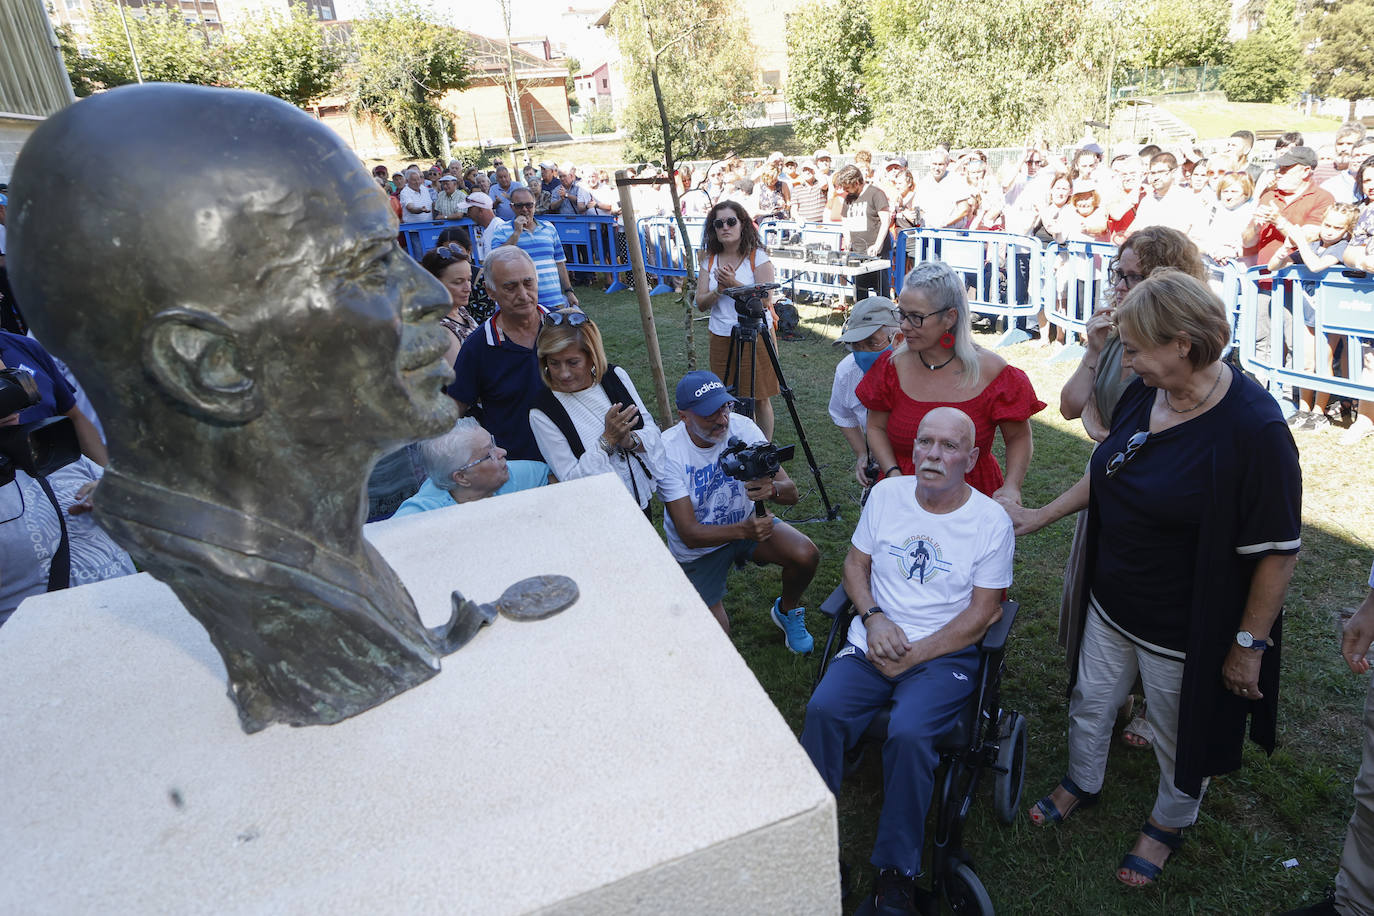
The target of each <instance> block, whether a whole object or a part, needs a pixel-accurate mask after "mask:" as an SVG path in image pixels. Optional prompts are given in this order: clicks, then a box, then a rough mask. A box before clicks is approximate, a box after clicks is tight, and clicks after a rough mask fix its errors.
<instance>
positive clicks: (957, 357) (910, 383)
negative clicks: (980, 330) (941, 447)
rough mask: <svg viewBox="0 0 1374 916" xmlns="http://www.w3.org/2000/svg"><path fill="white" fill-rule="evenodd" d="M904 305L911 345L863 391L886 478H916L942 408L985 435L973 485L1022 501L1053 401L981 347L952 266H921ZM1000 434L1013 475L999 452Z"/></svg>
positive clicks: (890, 357)
mask: <svg viewBox="0 0 1374 916" xmlns="http://www.w3.org/2000/svg"><path fill="white" fill-rule="evenodd" d="M897 307H898V312H899V314H898V318H899V319H900V322H901V330H902V334H903V335H904V340H903V341H902V343H901V344H900V345H899V346H898V347H897V348H896V349H894V350H892V351H891V352H890V353H884V354H882V355H881V356H879V357H878V361H877V362H876V363H874V364H873V368H872V369H870V370H869V371H868V373H867V374H866V375H865V376H864V378H863V381H862V382H860V383H859V387H858V388H857V389H856V390H855V393H856V394H857V395H858V396H859V400H860V401H862V402H863V405H864V406H865V407H867V408H868V446H869V448H870V449H871V450H872V452H873V457H874V459H875V460H876V461H877V462H878V464H879V465H880V467H881V469H882V471H881V473H882V475H883V476H884V477H887V476H891V475H892V474H914V473H915V467H914V466H913V464H912V460H911V449H912V446H913V445H914V443H915V439H916V430H917V427H919V426H920V425H921V420H922V419H923V418H924V417H925V415H926V414H928V413H930V411H932V410H934V409H935V408H936V407H957V408H959V409H960V410H962V411H963V412H964V413H966V414H968V415H969V418H970V419H972V420H973V425H974V428H975V429H976V430H977V436H976V438H975V440H974V441H975V444H976V445H977V446H978V461H977V463H976V464H974V466H973V470H972V471H970V472H969V473H968V475H967V478H966V479H967V480H968V482H969V485H970V486H972V487H973V488H974V489H975V490H978V491H979V492H980V493H983V494H985V495H987V496H993V497H1002V498H1006V499H1010V500H1011V501H1012V502H1016V503H1019V502H1020V501H1021V483H1022V481H1024V480H1025V477H1026V469H1027V468H1029V467H1030V459H1031V450H1032V444H1031V427H1030V418H1031V416H1033V415H1034V414H1036V413H1039V412H1040V411H1041V410H1044V409H1045V403H1044V402H1043V401H1041V400H1039V399H1037V398H1036V396H1035V389H1034V388H1033V387H1032V386H1031V382H1030V379H1029V378H1027V377H1026V373H1024V372H1022V371H1021V370H1020V369H1017V368H1016V367H1015V366H1011V365H1008V364H1007V362H1006V360H1004V359H1002V357H1000V356H998V355H997V354H996V353H993V352H992V351H991V350H984V349H983V348H982V347H979V346H978V345H977V344H975V343H974V342H973V332H972V330H971V329H970V328H969V310H968V294H967V293H966V292H965V291H964V284H963V282H962V281H961V280H960V279H959V277H958V276H957V275H956V274H955V273H954V271H953V270H951V269H950V268H949V266H948V265H946V264H943V263H941V262H939V261H926V262H924V263H921V264H917V265H916V266H915V267H913V268H912V269H911V272H910V273H908V274H907V275H906V278H905V279H904V280H903V281H902V292H901V295H900V296H898V297H897ZM999 430H1000V431H1001V433H1002V441H1003V443H1004V444H1005V445H1006V454H1007V471H1006V474H1005V476H1004V475H1003V473H1002V468H1001V467H999V466H998V464H997V459H996V457H994V456H993V453H992V443H993V439H994V438H995V437H996V435H997V432H998V431H999Z"/></svg>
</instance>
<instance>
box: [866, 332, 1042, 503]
mask: <svg viewBox="0 0 1374 916" xmlns="http://www.w3.org/2000/svg"><path fill="white" fill-rule="evenodd" d="M854 393H855V394H856V395H858V397H859V400H860V401H862V402H863V405H864V406H865V407H867V408H868V409H869V410H880V411H886V412H887V414H888V417H887V438H888V440H889V441H891V443H892V450H893V452H895V453H896V456H897V467H899V468H901V469H902V473H903V474H914V473H916V468H915V466H914V465H913V464H912V462H911V447H912V445H913V444H914V443H915V441H916V429H917V427H919V426H920V425H921V420H923V419H924V418H925V415H926V414H928V413H930V412H931V411H932V410H934V409H935V408H937V407H957V408H959V409H960V410H962V411H963V412H964V413H966V414H968V416H969V419H970V420H972V421H973V429H974V444H975V445H977V446H978V461H977V462H976V463H974V465H973V470H971V471H969V472H968V476H967V477H965V478H964V479H965V480H967V481H968V483H969V485H970V486H971V487H973V488H974V489H975V490H977V491H978V492H979V493H983V494H986V495H988V496H991V495H992V494H993V493H994V492H996V491H997V489H998V488H999V487H1001V486H1002V481H1003V480H1004V478H1003V476H1002V468H1001V467H1000V466H999V465H998V464H997V458H996V457H995V456H994V455H993V454H992V440H993V438H994V436H996V434H997V425H998V424H999V423H1004V422H1007V421H1009V420H1010V421H1016V422H1020V421H1022V420H1029V419H1030V418H1031V417H1032V416H1034V415H1035V414H1037V413H1039V412H1040V411H1042V410H1044V409H1045V402H1044V401H1041V400H1038V399H1037V398H1036V397H1035V389H1034V388H1033V387H1032V386H1031V381H1030V379H1029V378H1027V376H1026V373H1024V372H1022V371H1021V370H1020V369H1017V368H1016V367H1015V366H1005V367H1003V369H1002V371H1001V372H999V373H997V377H996V378H994V379H993V380H992V381H990V382H988V384H987V387H986V388H984V389H983V390H982V391H980V392H979V393H978V394H976V395H974V396H973V397H971V398H969V399H968V400H967V401H913V400H912V399H911V398H910V397H908V396H907V394H906V392H905V391H903V390H902V385H901V383H900V382H899V381H898V380H897V369H896V367H894V366H893V365H892V353H891V352H890V351H889V352H887V353H884V354H883V355H881V356H879V357H878V361H877V362H876V363H874V364H873V368H872V369H869V370H868V373H867V374H866V375H864V377H863V380H862V381H860V382H859V386H858V388H856V389H855V390H854Z"/></svg>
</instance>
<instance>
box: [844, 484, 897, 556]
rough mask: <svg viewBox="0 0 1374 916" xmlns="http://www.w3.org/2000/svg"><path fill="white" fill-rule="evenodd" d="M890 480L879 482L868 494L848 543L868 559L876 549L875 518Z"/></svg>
mask: <svg viewBox="0 0 1374 916" xmlns="http://www.w3.org/2000/svg"><path fill="white" fill-rule="evenodd" d="M890 480H891V478H888V480H880V481H878V482H877V483H876V484H875V485H874V486H873V490H872V491H871V492H870V493H869V494H868V502H867V503H865V504H864V507H863V510H862V511H861V512H860V514H859V524H858V525H857V526H856V527H855V528H854V534H853V536H851V537H850V539H849V543H851V544H853V545H854V546H855V547H856V548H857V549H859V550H862V551H863V552H864V553H866V554H868V555H869V556H870V557H871V556H873V551H874V550H876V549H877V540H878V539H877V537H876V536H875V535H876V531H877V528H878V522H877V516H878V514H879V513H880V512H881V511H882V507H883V503H884V502H886V497H885V496H884V495H883V493H884V491H885V490H887V489H888V488H887V486H886V484H887V483H888V482H889V481H890Z"/></svg>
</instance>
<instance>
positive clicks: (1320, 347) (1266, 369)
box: [1238, 267, 1374, 403]
mask: <svg viewBox="0 0 1374 916" xmlns="http://www.w3.org/2000/svg"><path fill="white" fill-rule="evenodd" d="M1264 284H1272V289H1271V290H1265V289H1263V288H1262V287H1263V285H1264ZM1240 292H1241V307H1240V324H1239V331H1238V337H1239V350H1238V353H1239V357H1240V364H1241V366H1242V367H1243V368H1244V369H1245V370H1246V371H1248V372H1250V373H1251V374H1252V375H1254V376H1255V378H1256V379H1258V380H1259V381H1260V382H1261V383H1263V384H1265V385H1266V386H1267V387H1268V388H1269V391H1270V393H1271V394H1272V395H1274V397H1275V398H1276V399H1278V400H1279V401H1280V403H1284V402H1285V401H1286V398H1285V397H1284V396H1283V392H1282V390H1281V388H1280V386H1281V385H1288V386H1290V387H1292V388H1310V389H1313V390H1315V391H1325V392H1328V393H1330V394H1333V395H1336V396H1338V397H1347V398H1358V399H1360V400H1367V399H1374V362H1370V359H1369V357H1370V356H1371V355H1374V277H1370V276H1368V275H1366V274H1363V273H1359V272H1357V271H1350V270H1337V269H1332V270H1328V271H1324V272H1323V273H1320V274H1314V273H1311V272H1309V271H1308V270H1306V269H1305V268H1302V267H1286V268H1284V269H1283V270H1281V271H1279V272H1278V273H1275V274H1272V275H1271V274H1270V273H1269V272H1268V270H1267V269H1266V268H1264V267H1252V268H1250V269H1249V270H1248V271H1246V273H1245V275H1244V277H1243V278H1241V280H1240ZM1266 296H1267V300H1268V301H1267V302H1266ZM1266 308H1267V310H1268V316H1269V329H1270V330H1269V337H1268V340H1267V341H1260V339H1259V326H1260V323H1259V321H1258V318H1259V316H1260V314H1261V310H1263V309H1266ZM1309 319H1310V321H1311V326H1310V328H1309V325H1308V321H1309ZM1285 324H1288V325H1290V326H1291V329H1292V330H1291V334H1287V335H1286V334H1284V331H1283V329H1284V326H1285ZM1285 337H1288V338H1289V340H1288V343H1289V345H1288V346H1284V338H1285ZM1337 343H1343V344H1344V353H1343V355H1342V357H1341V360H1340V364H1339V365H1338V366H1337V367H1335V368H1336V371H1337V372H1340V373H1343V375H1337V374H1334V373H1333V371H1332V366H1331V363H1332V358H1331V353H1332V346H1331V345H1332V344H1337ZM1262 344H1263V346H1262Z"/></svg>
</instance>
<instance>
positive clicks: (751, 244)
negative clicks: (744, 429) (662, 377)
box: [696, 200, 781, 439]
mask: <svg viewBox="0 0 1374 916" xmlns="http://www.w3.org/2000/svg"><path fill="white" fill-rule="evenodd" d="M702 248H703V250H702V252H701V260H700V264H701V271H700V273H699V274H698V275H697V291H696V306H697V308H698V309H700V310H701V311H703V312H710V313H711V320H710V322H709V323H708V324H709V327H710V330H711V371H712V372H714V373H715V374H716V377H717V378H724V377H725V376H726V374H727V373H726V364H727V362H729V357H730V352H731V346H732V344H733V343H734V340H733V338H732V337H731V333H732V332H733V331H734V330H735V328H736V326H737V325H738V324H739V314H738V313H737V312H736V309H735V300H734V299H732V298H730V297H729V296H726V295H722V294H721V292H720V290H723V289H732V288H735V287H741V286H753V285H755V284H759V285H762V284H767V283H772V282H773V279H774V271H773V262H772V261H770V260H769V259H768V252H767V251H765V250H764V248H763V241H762V239H760V238H759V234H758V231H757V230H756V229H755V228H754V223H753V221H752V220H751V219H750V218H749V214H748V213H747V212H746V211H745V209H744V207H743V206H742V205H741V204H739V203H738V202H737V201H734V200H723V201H721V202H720V203H718V204H716V205H715V206H714V207H712V208H711V212H709V213H707V214H706V229H705V235H704V237H703V245H702ZM767 304H768V300H767V298H766V297H765V299H764V300H763V305H765V306H767ZM773 324H774V319H773V314H772V309H768V314H767V316H766V329H765V331H764V332H763V333H766V334H769V335H770V336H771V335H772V334H773ZM753 356H754V362H753V365H752V366H747V365H741V366H739V380H740V384H739V386H738V389H737V393H738V394H739V395H740V396H741V397H752V398H754V419H755V420H757V421H758V424H759V429H761V430H763V436H764V438H765V439H771V438H772V436H773V402H772V401H771V400H770V398H772V397H773V395H775V394H777V393H778V392H779V391H780V390H781V386H780V385H779V383H778V377H777V374H776V373H775V372H774V371H773V364H772V363H771V362H770V361H769V359H768V353H767V351H766V350H765V349H764V347H763V345H762V343H761V342H760V344H759V346H757V347H756V348H755V350H754V354H753ZM751 382H752V384H753V390H752V391H750V390H749V388H750V384H751Z"/></svg>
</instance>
